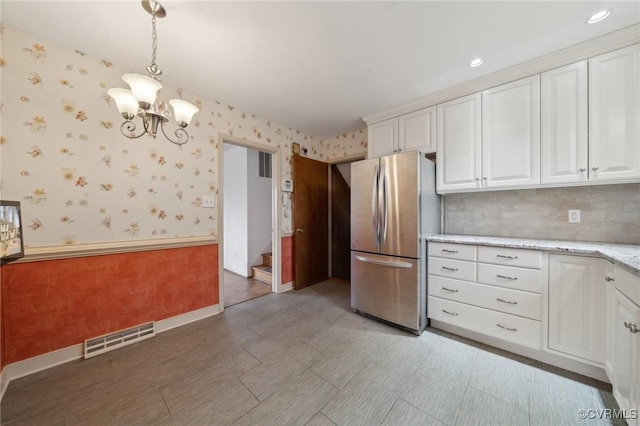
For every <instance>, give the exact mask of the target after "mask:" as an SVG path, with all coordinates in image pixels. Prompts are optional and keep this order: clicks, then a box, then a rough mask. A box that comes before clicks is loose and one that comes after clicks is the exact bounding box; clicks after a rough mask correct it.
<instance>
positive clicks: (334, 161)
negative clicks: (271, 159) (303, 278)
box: [326, 153, 367, 277]
mask: <svg viewBox="0 0 640 426" xmlns="http://www.w3.org/2000/svg"><path fill="white" fill-rule="evenodd" d="M366 158H367V156H366V155H365V154H364V153H356V154H350V155H346V156H344V157H340V158H331V159H329V160H326V163H327V165H328V167H329V209H328V210H329V212H328V215H329V232H328V234H329V262H328V263H329V277H331V276H332V274H331V273H332V272H333V262H332V261H331V256H332V254H333V253H332V249H331V244H332V242H333V234H332V232H331V229H332V225H333V224H332V222H333V221H332V220H331V190H332V187H331V174H332V173H333V170H332V167H331V166H333V165H338V164H343V163H349V164H351V163H355V162H356V161H361V160H366ZM349 188H351V186H349ZM349 249H351V247H349Z"/></svg>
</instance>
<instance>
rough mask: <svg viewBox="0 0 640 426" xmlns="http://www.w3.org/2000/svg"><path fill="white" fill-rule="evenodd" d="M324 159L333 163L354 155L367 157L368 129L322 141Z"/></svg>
mask: <svg viewBox="0 0 640 426" xmlns="http://www.w3.org/2000/svg"><path fill="white" fill-rule="evenodd" d="M322 152H323V155H322V159H323V160H324V161H328V162H333V161H335V160H339V159H341V158H344V157H350V156H353V155H360V154H361V155H363V156H364V157H366V156H367V129H366V128H364V129H360V130H357V131H355V132H351V133H345V134H344V135H340V136H338V137H335V138H333V139H325V140H323V141H322Z"/></svg>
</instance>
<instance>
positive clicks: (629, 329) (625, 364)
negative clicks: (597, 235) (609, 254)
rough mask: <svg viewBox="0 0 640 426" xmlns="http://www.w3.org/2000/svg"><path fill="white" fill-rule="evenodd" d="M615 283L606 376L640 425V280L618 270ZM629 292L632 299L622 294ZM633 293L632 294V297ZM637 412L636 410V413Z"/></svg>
mask: <svg viewBox="0 0 640 426" xmlns="http://www.w3.org/2000/svg"><path fill="white" fill-rule="evenodd" d="M614 279H615V284H614V285H613V286H611V288H610V291H611V295H610V296H611V297H610V301H611V302H612V303H611V304H610V305H609V306H610V310H609V312H608V315H610V324H611V327H612V328H611V329H610V330H609V335H610V340H609V341H610V342H611V347H610V350H608V351H607V361H606V364H607V370H610V371H607V373H608V374H609V378H610V379H611V384H612V387H613V395H614V396H615V398H616V401H618V404H619V405H620V408H622V409H625V410H626V413H627V415H628V416H629V417H633V414H634V413H635V418H627V423H628V424H629V425H630V426H638V425H640V419H639V418H638V417H639V416H640V306H639V305H638V304H637V303H636V302H638V303H640V298H638V297H637V296H638V294H640V279H638V278H636V277H633V276H631V274H629V273H627V272H626V271H623V270H621V269H620V268H618V267H616V268H615V272H614ZM621 290H622V291H627V290H629V291H627V293H628V294H629V296H630V297H634V299H633V300H632V299H631V298H630V297H627V295H625V294H624V293H623V292H622V291H621ZM631 293H633V294H631ZM634 410H635V411H634Z"/></svg>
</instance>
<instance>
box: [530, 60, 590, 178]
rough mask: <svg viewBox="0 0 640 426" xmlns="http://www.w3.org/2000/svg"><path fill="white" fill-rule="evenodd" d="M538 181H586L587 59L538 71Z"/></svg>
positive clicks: (587, 173)
mask: <svg viewBox="0 0 640 426" xmlns="http://www.w3.org/2000/svg"><path fill="white" fill-rule="evenodd" d="M541 84H542V135H541V136H542V147H541V151H542V183H543V184H564V183H573V182H586V181H587V180H588V177H589V172H588V166H589V164H588V156H587V154H588V141H587V131H588V125H587V62H586V61H582V62H578V63H576V64H571V65H567V66H564V67H561V68H557V69H554V70H551V71H547V72H545V73H542V83H541Z"/></svg>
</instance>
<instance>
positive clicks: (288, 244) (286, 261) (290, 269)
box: [280, 237, 295, 284]
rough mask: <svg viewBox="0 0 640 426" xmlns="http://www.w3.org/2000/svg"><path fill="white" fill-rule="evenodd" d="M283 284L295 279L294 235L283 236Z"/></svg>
mask: <svg viewBox="0 0 640 426" xmlns="http://www.w3.org/2000/svg"><path fill="white" fill-rule="evenodd" d="M281 241H282V243H281V248H280V250H281V253H282V262H281V265H282V284H287V283H289V282H291V281H293V280H294V279H295V276H294V264H293V237H282V240H281Z"/></svg>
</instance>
